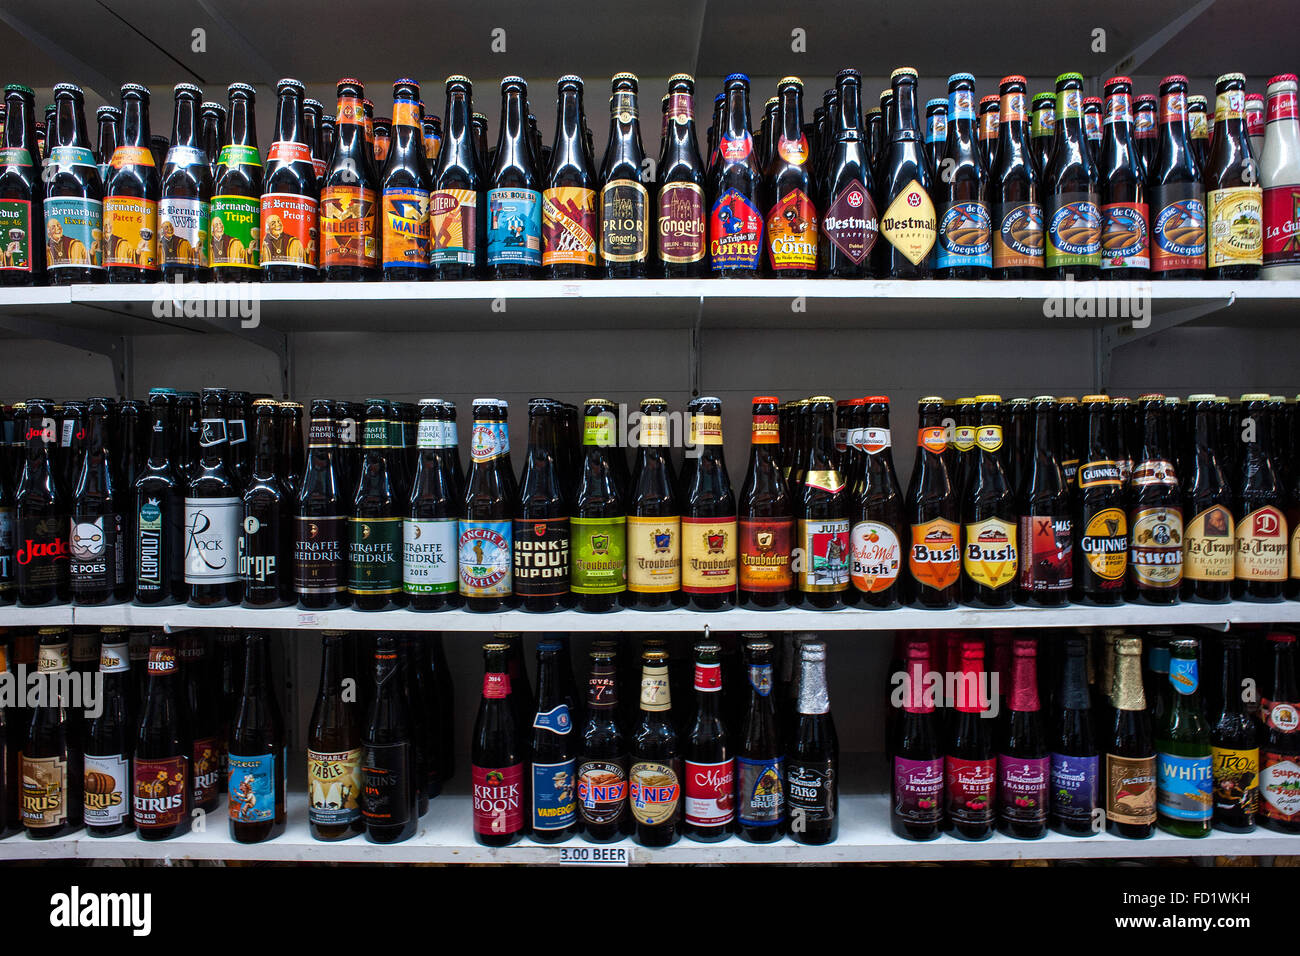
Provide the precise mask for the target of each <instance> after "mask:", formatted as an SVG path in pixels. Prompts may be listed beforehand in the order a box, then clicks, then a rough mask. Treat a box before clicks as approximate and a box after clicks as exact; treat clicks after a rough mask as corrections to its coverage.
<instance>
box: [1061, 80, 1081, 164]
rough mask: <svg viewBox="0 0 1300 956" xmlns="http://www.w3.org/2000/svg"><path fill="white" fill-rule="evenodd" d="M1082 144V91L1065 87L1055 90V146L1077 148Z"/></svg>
mask: <svg viewBox="0 0 1300 956" xmlns="http://www.w3.org/2000/svg"><path fill="white" fill-rule="evenodd" d="M1082 145H1083V92H1082V91H1081V90H1077V89H1074V88H1073V87H1067V88H1065V89H1063V90H1057V92H1056V148H1057V149H1075V150H1078V149H1080V148H1081V147H1082Z"/></svg>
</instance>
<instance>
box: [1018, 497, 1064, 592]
mask: <svg viewBox="0 0 1300 956" xmlns="http://www.w3.org/2000/svg"><path fill="white" fill-rule="evenodd" d="M1072 528H1073V525H1072V523H1071V521H1070V519H1069V518H1068V517H1060V518H1053V517H1052V516H1050V515H1025V516H1023V517H1022V518H1021V519H1020V586H1021V587H1022V588H1024V589H1025V590H1027V591H1031V592H1045V593H1051V592H1054V591H1068V590H1069V589H1070V586H1071V585H1072V584H1073V583H1074V547H1073V545H1074V541H1073V535H1072V534H1071V530H1072Z"/></svg>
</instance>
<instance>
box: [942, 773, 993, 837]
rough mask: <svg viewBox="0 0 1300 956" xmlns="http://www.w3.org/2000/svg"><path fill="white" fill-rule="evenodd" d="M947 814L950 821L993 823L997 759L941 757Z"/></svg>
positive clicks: (978, 824) (979, 823)
mask: <svg viewBox="0 0 1300 956" xmlns="http://www.w3.org/2000/svg"><path fill="white" fill-rule="evenodd" d="M944 777H945V786H946V788H947V791H948V816H949V817H950V818H951V819H952V822H953V823H962V824H968V825H973V826H987V825H988V824H991V823H992V822H993V808H994V801H995V799H996V787H997V779H998V775H997V761H996V760H994V759H992V758H990V759H988V760H962V759H961V758H959V757H947V758H945V759H944Z"/></svg>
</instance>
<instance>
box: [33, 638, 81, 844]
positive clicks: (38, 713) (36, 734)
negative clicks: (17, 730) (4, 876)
mask: <svg viewBox="0 0 1300 956" xmlns="http://www.w3.org/2000/svg"><path fill="white" fill-rule="evenodd" d="M36 643H37V646H36V649H35V650H36V660H35V665H36V666H35V668H34V671H35V673H36V682H37V687H38V689H39V690H40V692H41V693H42V694H43V695H44V697H43V702H40V703H37V705H36V706H34V707H32V708H31V710H30V712H29V714H30V716H27V718H26V720H25V724H26V727H25V729H24V734H23V736H22V742H21V744H20V745H19V747H18V748H17V750H18V768H17V769H18V777H17V780H18V781H19V783H18V786H19V787H20V788H21V790H20V794H19V797H20V807H21V812H22V823H23V826H24V827H25V828H26V830H27V836H28V837H29V838H31V839H33V840H46V839H52V838H54V837H60V836H64V835H66V834H69V833H72V832H74V831H76V830H78V829H80V828H81V824H82V813H83V809H84V804H83V800H84V797H83V789H82V773H83V766H84V764H83V760H82V754H81V739H80V734H79V730H80V727H81V721H80V720H79V719H78V717H79V716H80V715H77V714H75V713H74V712H73V710H72V707H71V704H72V701H71V700H69V699H68V697H67V687H68V685H67V684H66V683H64V682H65V681H66V680H67V675H68V672H69V660H68V629H67V628H66V627H43V628H41V629H40V631H38V632H37V640H36ZM29 661H30V659H29ZM20 663H21V662H20ZM29 680H30V678H29Z"/></svg>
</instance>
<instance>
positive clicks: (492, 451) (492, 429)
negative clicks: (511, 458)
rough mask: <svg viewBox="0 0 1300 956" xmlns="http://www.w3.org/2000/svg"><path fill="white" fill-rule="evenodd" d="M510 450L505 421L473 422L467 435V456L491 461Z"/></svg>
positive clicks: (477, 459) (476, 459) (508, 432)
mask: <svg viewBox="0 0 1300 956" xmlns="http://www.w3.org/2000/svg"><path fill="white" fill-rule="evenodd" d="M509 451H510V431H509V430H508V429H507V428H506V423H505V422H475V423H474V430H473V431H472V432H471V433H470V436H469V456H470V459H471V460H473V461H491V460H492V459H493V458H500V457H502V456H503V455H506V454H508V453H509Z"/></svg>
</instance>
